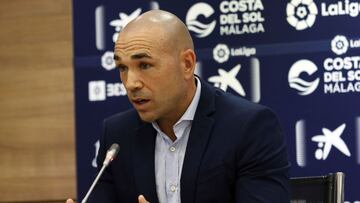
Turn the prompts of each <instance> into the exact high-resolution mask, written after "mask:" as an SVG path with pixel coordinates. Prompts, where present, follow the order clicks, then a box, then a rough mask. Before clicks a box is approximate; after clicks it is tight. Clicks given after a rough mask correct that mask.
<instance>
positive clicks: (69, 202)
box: [66, 199, 75, 203]
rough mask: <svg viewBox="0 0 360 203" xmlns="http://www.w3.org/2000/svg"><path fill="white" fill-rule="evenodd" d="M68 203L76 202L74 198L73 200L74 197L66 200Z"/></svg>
mask: <svg viewBox="0 0 360 203" xmlns="http://www.w3.org/2000/svg"><path fill="white" fill-rule="evenodd" d="M66 203H75V202H74V200H72V199H67V200H66Z"/></svg>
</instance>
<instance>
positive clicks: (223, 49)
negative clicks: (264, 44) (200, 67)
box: [213, 44, 256, 63]
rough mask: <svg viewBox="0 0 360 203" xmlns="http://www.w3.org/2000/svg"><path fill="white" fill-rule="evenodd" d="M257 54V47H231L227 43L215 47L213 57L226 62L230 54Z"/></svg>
mask: <svg viewBox="0 0 360 203" xmlns="http://www.w3.org/2000/svg"><path fill="white" fill-rule="evenodd" d="M255 54H256V48H255V47H246V46H242V47H239V48H229V47H228V45H226V44H217V45H216V46H215V48H214V49H213V58H214V60H215V61H217V62H218V63H224V62H226V61H228V60H229V57H230V56H246V57H249V56H252V55H255Z"/></svg>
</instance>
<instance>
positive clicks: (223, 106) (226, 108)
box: [216, 90, 274, 116]
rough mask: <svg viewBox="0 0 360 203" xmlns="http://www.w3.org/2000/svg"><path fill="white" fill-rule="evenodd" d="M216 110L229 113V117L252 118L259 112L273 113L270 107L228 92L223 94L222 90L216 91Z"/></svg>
mask: <svg viewBox="0 0 360 203" xmlns="http://www.w3.org/2000/svg"><path fill="white" fill-rule="evenodd" d="M216 109H217V111H222V112H225V113H228V114H227V115H234V116H238V115H239V114H240V115H245V116H251V115H256V114H258V113H259V112H271V113H273V111H272V110H271V109H270V108H269V107H266V106H264V105H261V104H258V103H254V102H252V101H249V100H246V99H244V98H242V97H239V96H235V95H233V94H230V93H227V92H222V91H221V90H217V91H216ZM273 114H274V113H273Z"/></svg>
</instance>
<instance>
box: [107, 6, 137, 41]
mask: <svg viewBox="0 0 360 203" xmlns="http://www.w3.org/2000/svg"><path fill="white" fill-rule="evenodd" d="M140 13H141V8H138V9H136V10H135V11H133V12H132V13H131V14H129V15H128V14H126V13H123V12H120V13H119V19H115V20H112V21H110V26H112V27H114V28H115V33H114V34H113V37H112V40H113V42H116V40H117V38H118V36H119V33H120V32H121V30H122V29H124V27H125V26H126V25H127V24H128V23H129V22H130V21H132V20H133V19H135V18H137V17H138V16H139V15H140Z"/></svg>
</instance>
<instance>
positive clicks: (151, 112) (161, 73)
mask: <svg viewBox="0 0 360 203" xmlns="http://www.w3.org/2000/svg"><path fill="white" fill-rule="evenodd" d="M164 45H165V43H164V41H162V40H161V36H154V34H151V33H150V34H149V33H146V32H143V33H133V34H123V35H121V34H120V37H119V39H118V41H117V42H116V44H115V62H116V65H117V67H118V68H119V71H120V78H121V80H122V82H123V84H124V86H125V88H126V90H127V94H128V98H129V100H130V102H131V103H132V105H133V106H134V108H135V109H136V110H137V112H138V113H139V115H140V117H141V119H142V120H144V121H146V122H153V121H158V120H161V119H164V120H166V119H173V117H174V116H175V117H176V116H177V115H178V114H179V111H181V106H182V105H181V104H182V102H184V101H183V100H184V97H185V95H186V83H185V79H184V76H183V71H182V65H181V61H180V58H179V56H180V53H179V51H173V50H176V49H175V48H173V49H172V48H171V47H166V46H164Z"/></svg>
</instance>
